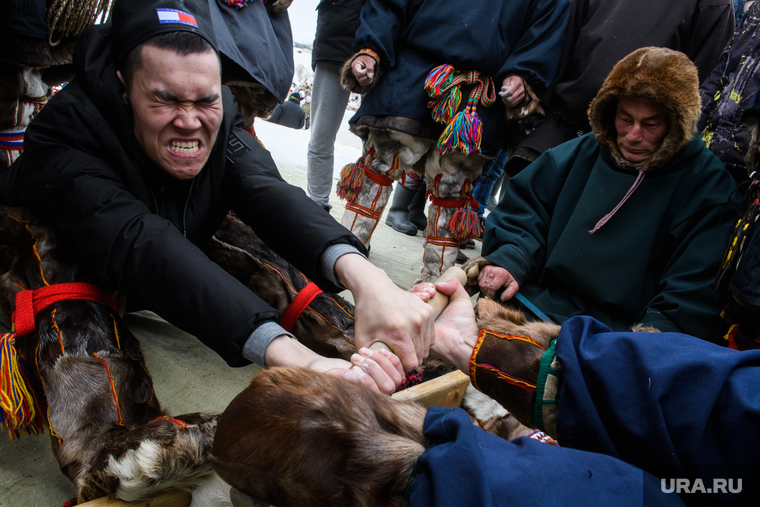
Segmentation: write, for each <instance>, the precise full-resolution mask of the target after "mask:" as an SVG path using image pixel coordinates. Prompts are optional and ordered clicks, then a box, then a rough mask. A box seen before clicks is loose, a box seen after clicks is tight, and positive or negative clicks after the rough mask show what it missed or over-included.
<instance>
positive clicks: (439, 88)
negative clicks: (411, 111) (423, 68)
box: [425, 63, 456, 98]
mask: <svg viewBox="0 0 760 507" xmlns="http://www.w3.org/2000/svg"><path fill="white" fill-rule="evenodd" d="M454 74H456V70H455V69H454V66H453V65H449V64H447V63H445V64H443V65H439V66H438V67H436V68H434V69H433V70H431V71H430V74H428V77H427V78H426V79H425V92H426V93H427V94H428V95H429V96H431V97H433V98H438V97H441V96H442V95H443V93H444V92H445V91H446V90H447V89H448V88H449V85H450V84H451V81H452V80H453V76H454Z"/></svg>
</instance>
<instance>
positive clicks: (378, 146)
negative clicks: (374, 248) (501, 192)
mask: <svg viewBox="0 0 760 507" xmlns="http://www.w3.org/2000/svg"><path fill="white" fill-rule="evenodd" d="M354 130H355V133H357V134H358V135H360V137H361V138H362V140H363V156H364V157H366V156H367V154H368V152H369V150H370V149H371V148H374V153H375V155H374V159H373V161H372V164H371V166H370V168H371V170H372V171H373V172H376V173H378V174H381V175H383V176H387V177H389V178H391V179H392V180H396V181H398V180H400V179H401V176H402V174H403V173H404V172H409V171H410V170H417V171H424V174H422V176H424V178H425V183H426V184H427V188H428V190H429V191H430V193H431V195H433V196H435V197H439V198H442V199H456V200H458V199H461V198H463V197H464V195H462V188H463V186H464V185H465V181H466V180H469V181H470V182H473V181H475V179H476V178H477V177H478V176H479V175H480V171H481V169H482V167H483V163H484V162H485V160H486V159H485V158H484V157H482V156H480V155H464V154H462V153H459V152H452V153H447V154H445V155H442V154H441V153H440V150H438V148H437V147H436V146H435V141H433V140H430V139H424V138H421V137H415V136H412V135H408V134H403V133H400V132H396V131H394V130H390V129H376V128H372V127H366V126H360V127H357V128H356V129H354ZM394 160H396V163H395V164H394ZM390 194H391V187H388V186H381V185H378V184H377V183H375V182H373V181H372V180H370V179H369V178H367V177H366V176H364V178H363V185H362V189H361V191H360V192H359V194H358V197H357V199H356V202H355V203H356V204H358V205H360V206H363V207H365V208H368V209H370V210H372V211H373V212H375V213H376V214H377V216H378V217H379V216H380V214H382V212H383V209H384V208H385V205H386V204H387V203H388V200H389V197H390ZM456 210H457V209H456V208H445V207H438V206H436V205H435V204H431V205H430V207H429V209H428V226H427V230H426V232H425V237H426V239H425V250H424V254H423V266H422V269H421V274H420V278H419V279H418V280H417V283H419V282H432V281H434V280H435V279H437V278H438V277H439V276H441V274H442V273H443V272H444V271H446V270H447V269H448V268H450V267H451V266H453V265H454V263H455V261H456V257H457V252H459V242H458V241H456V240H454V239H453V235H452V234H451V233H450V232H449V231H448V230H447V229H446V223H447V222H448V221H449V219H450V218H451V217H452V216H453V215H454V213H455V212H456ZM377 223H378V220H377V219H375V218H373V217H367V216H363V215H362V214H360V213H357V212H356V211H354V210H351V209H348V208H347V209H346V211H345V212H344V214H343V218H342V219H341V224H342V225H343V226H344V227H346V228H347V229H349V230H350V231H351V232H353V233H354V235H356V237H357V238H359V239H360V240H361V241H362V242H363V243H364V244H365V245H368V244H369V242H370V239H371V237H372V233H373V232H374V230H375V227H376V226H377ZM433 238H442V239H443V241H442V240H441V239H433Z"/></svg>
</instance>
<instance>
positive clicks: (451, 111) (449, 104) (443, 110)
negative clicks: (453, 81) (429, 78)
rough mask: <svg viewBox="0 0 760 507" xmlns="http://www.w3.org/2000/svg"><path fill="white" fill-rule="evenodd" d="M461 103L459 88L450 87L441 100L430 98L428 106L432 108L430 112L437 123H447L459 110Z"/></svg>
mask: <svg viewBox="0 0 760 507" xmlns="http://www.w3.org/2000/svg"><path fill="white" fill-rule="evenodd" d="M461 103H462V92H460V91H459V88H452V89H451V91H450V92H449V93H448V94H447V95H446V98H445V99H443V100H431V101H430V102H428V107H429V108H430V109H432V112H431V113H430V114H431V115H432V116H433V119H434V120H435V121H436V122H438V123H449V122H450V121H451V119H452V118H453V117H454V115H455V114H456V113H457V111H458V110H459V105H460V104H461Z"/></svg>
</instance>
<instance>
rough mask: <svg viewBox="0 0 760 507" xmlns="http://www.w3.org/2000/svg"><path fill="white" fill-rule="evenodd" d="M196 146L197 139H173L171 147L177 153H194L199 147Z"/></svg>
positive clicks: (197, 144)
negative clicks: (185, 140)
mask: <svg viewBox="0 0 760 507" xmlns="http://www.w3.org/2000/svg"><path fill="white" fill-rule="evenodd" d="M198 146H199V143H198V141H192V142H189V143H185V142H177V141H173V142H172V147H171V149H172V151H174V152H177V153H195V152H196V151H198V149H199V148H198Z"/></svg>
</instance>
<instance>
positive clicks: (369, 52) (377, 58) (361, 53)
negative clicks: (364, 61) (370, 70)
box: [354, 48, 380, 64]
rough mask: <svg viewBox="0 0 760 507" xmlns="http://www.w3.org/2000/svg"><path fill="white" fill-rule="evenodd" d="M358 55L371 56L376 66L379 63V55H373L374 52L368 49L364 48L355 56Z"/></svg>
mask: <svg viewBox="0 0 760 507" xmlns="http://www.w3.org/2000/svg"><path fill="white" fill-rule="evenodd" d="M359 55H369V56H371V57H372V58H374V59H375V62H376V63H378V64H379V63H380V55H378V54H377V53H375V52H374V51H372V50H371V49H369V48H364V49H362V50H359V52H358V53H356V56H359ZM354 60H355V58H354Z"/></svg>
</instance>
